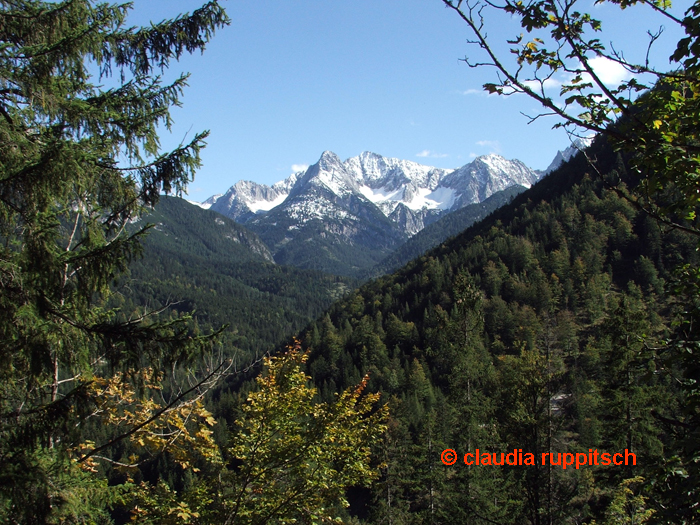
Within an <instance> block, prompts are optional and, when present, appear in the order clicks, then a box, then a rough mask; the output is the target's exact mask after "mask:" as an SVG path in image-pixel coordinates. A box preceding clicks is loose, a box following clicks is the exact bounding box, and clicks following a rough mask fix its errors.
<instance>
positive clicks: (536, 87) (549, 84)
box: [523, 78, 562, 93]
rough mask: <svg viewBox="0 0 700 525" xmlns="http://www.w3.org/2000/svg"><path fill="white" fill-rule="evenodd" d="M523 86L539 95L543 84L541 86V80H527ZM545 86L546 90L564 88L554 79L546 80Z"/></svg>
mask: <svg viewBox="0 0 700 525" xmlns="http://www.w3.org/2000/svg"><path fill="white" fill-rule="evenodd" d="M523 84H525V85H526V86H527V87H529V88H530V89H532V90H533V91H534V92H535V93H539V92H540V90H541V89H542V84H540V81H539V80H526V81H525V82H523ZM543 84H544V89H545V90H547V89H555V88H560V87H561V86H562V82H560V81H559V80H556V79H554V78H548V79H545V80H544V81H543Z"/></svg>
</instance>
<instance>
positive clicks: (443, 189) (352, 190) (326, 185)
mask: <svg viewBox="0 0 700 525" xmlns="http://www.w3.org/2000/svg"><path fill="white" fill-rule="evenodd" d="M582 144H583V145H585V144H584V143H583V142H581V141H579V142H578V143H577V144H574V145H572V147H570V148H568V149H567V150H565V151H560V152H557V155H556V157H555V158H554V160H553V161H552V164H551V165H550V166H549V167H548V168H547V170H545V171H536V170H533V169H531V168H529V167H527V166H526V165H525V164H523V163H522V162H520V161H519V160H507V159H505V158H503V157H501V156H500V155H495V154H490V155H485V156H481V157H477V158H476V159H474V160H473V161H472V162H470V163H468V164H466V165H464V166H462V167H460V168H457V169H453V170H449V169H443V168H436V167H432V166H426V165H422V164H419V163H416V162H413V161H408V160H401V159H394V158H387V157H383V156H381V155H378V154H376V153H371V152H364V153H362V154H360V155H358V156H356V157H351V158H349V159H347V160H345V161H342V160H341V159H340V158H339V157H338V156H337V155H336V154H335V153H333V152H331V151H325V152H324V153H323V154H322V155H321V157H320V159H319V160H318V162H316V163H315V164H313V165H312V166H309V167H308V168H307V169H306V170H304V171H299V172H297V173H294V174H293V175H291V176H290V177H289V178H287V179H285V180H283V181H280V182H278V183H276V184H273V185H272V186H268V185H265V184H259V183H256V182H252V181H239V182H237V183H236V184H234V185H233V186H231V187H230V188H229V189H228V191H227V192H226V193H224V194H220V195H214V196H212V197H210V198H209V199H207V200H206V201H204V202H203V203H201V204H199V205H200V206H201V207H203V208H205V209H209V210H211V211H215V212H218V213H220V214H222V215H224V216H226V217H229V218H231V219H233V220H235V221H236V222H238V223H240V224H244V225H245V227H246V228H248V229H249V230H251V231H253V232H255V233H256V234H257V235H258V236H259V237H260V239H261V240H262V241H263V242H264V243H265V245H266V246H267V247H268V248H269V250H270V252H271V254H272V255H273V257H274V260H275V262H277V263H279V264H288V265H292V266H297V267H300V268H310V269H317V270H322V271H325V272H329V273H334V274H338V275H351V276H359V275H361V274H363V273H366V272H367V271H368V269H370V268H372V267H375V266H377V265H380V263H382V261H383V260H384V259H386V258H387V257H391V256H392V254H393V253H394V252H395V251H396V250H397V249H398V248H399V247H400V246H402V245H403V244H404V243H405V242H406V241H408V240H409V239H410V238H412V237H413V236H415V235H416V234H417V233H418V232H420V231H422V230H423V229H424V228H425V227H426V226H428V225H430V224H432V223H435V222H436V221H438V219H440V218H441V217H445V216H447V215H449V214H452V213H454V212H456V211H457V210H461V209H463V208H465V207H467V206H470V205H474V204H479V203H481V202H484V201H486V200H487V199H489V198H490V197H492V196H494V195H496V194H499V193H500V192H503V191H504V190H506V189H508V188H519V191H522V190H523V189H526V188H529V187H530V186H532V185H533V184H534V183H535V182H537V181H538V180H539V179H540V178H541V177H543V176H545V175H546V174H548V173H549V172H551V171H552V170H553V169H555V168H556V167H558V166H559V165H561V164H562V163H563V162H565V161H566V160H568V159H569V158H570V157H571V155H573V154H574V153H575V152H576V151H577V149H578V148H579V147H581V146H582ZM511 193H512V190H511V192H509V194H511ZM493 203H494V204H493V205H492V206H487V207H486V208H483V207H482V211H484V210H485V211H486V214H488V213H490V212H491V211H493V209H495V207H497V206H496V203H500V204H503V202H502V201H501V200H499V199H496V200H494V201H493ZM500 204H498V205H500ZM472 215H473V214H471V213H467V214H464V216H465V218H466V219H465V222H464V223H463V224H462V223H461V222H459V223H457V227H458V228H461V229H464V228H466V227H468V226H469V225H470V224H471V223H472V222H473V221H474V220H478V219H476V218H473V217H472ZM477 215H478V216H479V218H481V217H482V216H483V213H479V214H477ZM474 217H476V216H474ZM455 233H456V231H455V230H454V221H453V230H451V231H450V232H449V233H446V234H445V235H444V236H440V235H439V234H435V233H434V234H433V235H431V238H433V237H434V238H435V239H436V242H440V241H441V240H444V238H446V237H447V236H449V235H454V234H455ZM429 247H431V246H427V247H426V248H429ZM411 253H413V252H411ZM414 256H415V254H414ZM396 262H401V261H395V262H394V264H396Z"/></svg>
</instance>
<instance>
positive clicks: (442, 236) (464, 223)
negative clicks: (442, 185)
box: [366, 184, 525, 277]
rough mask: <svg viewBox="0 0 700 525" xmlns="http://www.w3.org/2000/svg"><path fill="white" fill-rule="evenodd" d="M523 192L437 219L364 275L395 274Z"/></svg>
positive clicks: (498, 196) (517, 190)
mask: <svg viewBox="0 0 700 525" xmlns="http://www.w3.org/2000/svg"><path fill="white" fill-rule="evenodd" d="M523 191H525V188H524V187H523V186H520V185H518V184H516V185H514V186H511V187H509V188H506V189H505V190H501V191H499V192H497V193H494V194H493V195H491V196H490V197H489V198H488V199H485V200H484V201H483V202H479V203H477V204H469V205H467V206H465V207H464V208H461V209H459V210H457V211H453V212H452V213H449V214H447V215H445V216H444V217H440V218H439V219H438V220H437V221H435V222H433V223H430V224H428V225H427V226H426V227H425V228H423V229H422V230H421V231H419V232H418V233H416V234H415V235H414V236H413V237H411V238H410V239H408V240H407V241H406V242H405V243H403V244H402V245H401V246H399V247H398V248H397V249H396V251H395V252H394V253H392V254H391V255H389V256H388V257H387V258H386V259H384V260H383V261H381V262H380V263H379V264H377V265H376V266H374V267H373V268H371V269H370V270H369V271H367V272H366V274H367V276H372V277H379V276H380V275H384V274H385V273H389V272H391V271H393V270H397V269H398V268H400V267H401V266H403V265H404V264H407V263H408V262H410V261H411V260H413V259H415V258H416V257H419V256H421V255H423V254H424V253H425V252H427V251H428V250H429V249H430V248H433V247H435V246H437V245H438V244H440V243H441V242H442V241H444V240H446V239H449V238H450V237H454V236H455V235H457V234H458V233H461V232H462V231H464V230H466V229H467V228H468V227H469V226H471V225H472V224H474V223H475V222H478V221H480V220H482V219H484V218H485V217H486V216H487V215H489V214H490V213H492V212H493V211H495V210H497V209H498V208H500V207H501V206H503V205H504V204H506V203H508V202H510V201H511V200H512V199H513V197H515V196H516V195H517V194H518V193H521V192H523Z"/></svg>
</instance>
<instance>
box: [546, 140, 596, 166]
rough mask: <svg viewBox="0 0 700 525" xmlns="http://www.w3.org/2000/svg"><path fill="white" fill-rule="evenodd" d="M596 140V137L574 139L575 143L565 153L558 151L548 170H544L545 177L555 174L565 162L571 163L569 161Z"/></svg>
mask: <svg viewBox="0 0 700 525" xmlns="http://www.w3.org/2000/svg"><path fill="white" fill-rule="evenodd" d="M594 138H595V136H590V137H579V138H577V139H574V141H573V142H572V143H571V146H569V147H568V148H566V149H565V150H564V151H561V150H560V151H557V154H556V156H555V157H554V160H553V161H552V162H551V164H550V165H549V166H548V167H547V169H546V170H544V172H543V176H544V175H549V174H550V173H551V172H553V171H554V170H555V169H557V168H558V167H559V166H561V165H562V164H564V163H565V162H569V159H571V157H573V156H574V155H576V154H577V153H579V152H580V151H583V150H584V149H586V148H587V147H589V146H590V145H591V144H592V143H593V139H594Z"/></svg>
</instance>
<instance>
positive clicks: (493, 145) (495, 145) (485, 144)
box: [476, 140, 501, 152]
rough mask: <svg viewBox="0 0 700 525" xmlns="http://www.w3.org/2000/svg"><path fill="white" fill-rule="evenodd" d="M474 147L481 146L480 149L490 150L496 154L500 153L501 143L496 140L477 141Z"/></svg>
mask: <svg viewBox="0 0 700 525" xmlns="http://www.w3.org/2000/svg"><path fill="white" fill-rule="evenodd" d="M476 145H477V146H481V147H482V148H490V149H491V150H493V151H496V152H499V151H501V143H500V142H498V141H497V140H477V141H476Z"/></svg>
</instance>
